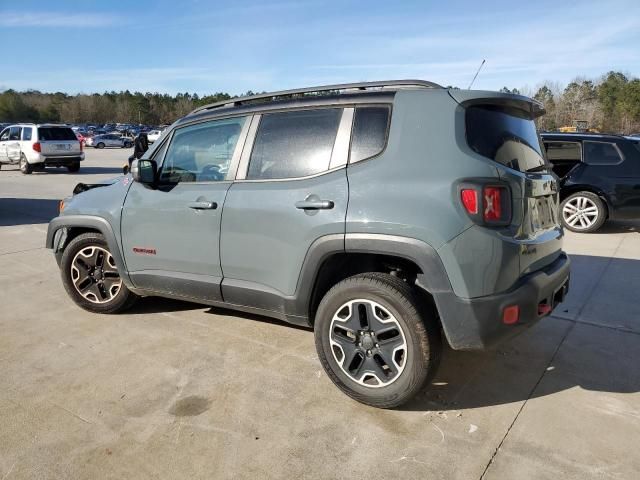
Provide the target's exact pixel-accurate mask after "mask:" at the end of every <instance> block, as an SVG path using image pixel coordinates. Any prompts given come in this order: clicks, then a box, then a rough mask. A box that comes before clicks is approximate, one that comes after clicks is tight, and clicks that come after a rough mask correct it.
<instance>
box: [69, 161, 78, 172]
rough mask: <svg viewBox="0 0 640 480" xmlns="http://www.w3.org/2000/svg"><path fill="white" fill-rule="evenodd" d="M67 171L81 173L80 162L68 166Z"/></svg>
mask: <svg viewBox="0 0 640 480" xmlns="http://www.w3.org/2000/svg"><path fill="white" fill-rule="evenodd" d="M67 170H69V172H71V173H76V172H79V171H80V162H74V163H72V164H71V165H67Z"/></svg>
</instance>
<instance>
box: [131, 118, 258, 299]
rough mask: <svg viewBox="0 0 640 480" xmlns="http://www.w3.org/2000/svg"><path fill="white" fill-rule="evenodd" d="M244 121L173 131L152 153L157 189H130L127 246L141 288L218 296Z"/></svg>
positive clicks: (195, 296) (133, 277)
mask: <svg viewBox="0 0 640 480" xmlns="http://www.w3.org/2000/svg"><path fill="white" fill-rule="evenodd" d="M247 124H248V121H247V117H235V118H231V119H224V120H215V121H208V122H202V123H197V124H193V125H189V126H185V127H182V128H178V129H176V130H175V131H174V132H173V134H172V136H171V138H170V139H168V141H167V143H166V144H165V145H164V146H162V147H161V148H160V150H157V154H156V155H155V156H154V160H156V161H157V162H159V163H160V162H161V166H160V167H159V173H158V177H159V185H158V187H157V188H150V187H148V186H145V185H143V184H140V183H134V185H132V187H131V189H130V190H129V193H128V194H127V198H126V200H125V204H124V210H123V214H122V244H123V250H124V252H125V253H124V256H125V261H126V264H127V269H128V270H129V272H130V276H131V280H132V281H133V283H134V284H135V286H136V287H138V288H142V289H146V290H151V291H156V292H161V293H165V294H171V295H175V296H181V297H186V298H193V299H197V300H204V301H207V300H213V301H217V300H220V299H221V294H220V282H221V280H222V269H221V267H220V251H219V236H220V219H221V216H222V209H223V205H224V202H225V196H226V194H227V190H228V189H229V186H230V185H231V179H232V177H233V176H235V170H236V167H237V163H238V159H239V156H240V151H241V149H242V145H243V143H244V141H239V139H240V138H241V137H243V136H246V128H243V127H244V126H245V125H247ZM162 157H163V158H162Z"/></svg>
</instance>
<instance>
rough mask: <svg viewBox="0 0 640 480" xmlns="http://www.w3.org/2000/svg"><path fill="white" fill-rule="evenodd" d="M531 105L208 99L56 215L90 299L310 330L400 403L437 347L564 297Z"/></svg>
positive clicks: (349, 98) (354, 384) (436, 95)
mask: <svg viewBox="0 0 640 480" xmlns="http://www.w3.org/2000/svg"><path fill="white" fill-rule="evenodd" d="M543 112H544V111H543V109H542V107H541V105H540V104H538V103H537V102H535V101H533V100H531V99H529V98H526V97H522V96H517V95H511V94H502V93H496V92H483V91H467V90H453V89H445V88H442V87H440V86H438V85H436V84H433V83H431V82H425V81H417V80H404V81H390V82H372V83H360V84H347V85H331V86H327V87H319V88H309V89H300V90H290V91H286V92H277V93H269V94H264V95H257V96H252V97H246V98H236V99H232V100H229V101H227V102H226V103H217V104H213V105H207V106H204V107H201V108H198V109H197V110H195V111H194V112H192V113H190V114H189V115H187V116H186V117H184V118H182V119H180V120H178V121H177V122H176V123H175V124H174V125H172V126H171V127H170V129H169V131H167V132H166V133H165V135H163V137H162V138H161V139H160V141H159V142H156V143H155V144H154V146H153V147H152V149H151V150H149V151H148V152H147V153H146V154H145V156H144V157H143V158H142V159H140V160H138V161H135V162H134V163H133V164H132V167H131V172H130V174H129V175H127V176H124V177H120V178H119V179H116V180H115V181H113V182H111V183H110V184H101V185H89V186H82V188H76V192H78V191H82V190H84V191H82V193H77V194H75V195H74V196H73V197H71V198H69V199H66V200H65V203H64V209H63V210H62V211H61V214H60V216H59V217H57V218H55V219H53V220H52V221H51V223H50V225H49V230H48V235H47V247H48V248H51V249H53V251H54V252H55V255H56V259H57V261H58V263H59V265H60V268H61V273H62V280H63V282H64V285H65V287H66V290H67V292H68V294H69V295H70V296H71V298H72V299H73V300H74V301H75V302H76V303H77V304H78V305H80V306H81V307H83V308H85V309H87V310H89V311H91V312H100V313H115V312H120V311H123V310H124V309H125V308H127V307H129V306H130V305H131V304H132V303H133V302H134V300H135V299H136V298H138V297H140V296H153V295H156V296H164V297H171V298H181V299H187V300H192V301H196V302H201V303H203V304H207V305H215V306H221V307H227V308H231V309H237V310H242V311H246V312H254V313H259V314H263V315H268V316H271V317H275V318H279V319H281V320H285V321H288V322H291V323H295V324H300V325H307V326H313V328H314V330H315V339H316V347H317V351H318V355H319V357H320V361H321V362H322V365H323V367H324V369H325V370H326V372H327V374H328V375H329V377H330V378H331V379H332V380H333V382H334V383H335V384H336V385H337V386H338V387H339V388H340V389H341V390H343V391H344V392H345V393H346V394H347V395H349V396H351V397H353V398H355V399H356V400H358V401H361V402H363V403H367V404H369V405H374V406H377V407H383V408H387V407H394V406H397V405H400V404H402V403H403V402H406V401H407V400H409V399H410V398H411V397H412V396H413V395H415V394H416V393H417V392H418V391H420V389H422V388H423V387H424V386H425V385H426V383H427V382H428V381H429V379H430V378H431V376H432V374H433V373H434V371H435V369H436V367H437V364H438V358H439V354H440V350H441V342H442V339H443V338H444V339H446V341H447V342H448V343H449V345H450V346H451V347H452V348H453V349H461V350H462V349H482V348H485V347H487V346H490V345H492V344H495V343H496V342H497V341H499V340H503V339H505V338H507V337H510V336H512V335H514V334H516V333H518V332H521V331H522V330H523V329H525V328H527V327H528V326H530V325H532V324H534V323H535V322H536V321H538V320H539V319H540V318H542V317H544V316H546V315H548V314H549V313H550V312H551V311H552V310H553V308H554V307H555V305H556V304H557V303H559V302H561V301H562V300H563V298H564V295H565V294H566V292H567V287H568V279H569V259H568V258H567V255H566V254H565V253H564V252H563V251H562V248H561V247H562V237H563V231H562V228H561V227H560V222H559V216H558V191H557V179H556V177H555V176H554V175H553V174H552V173H551V168H550V166H549V164H548V163H547V162H546V161H545V157H544V154H543V150H542V148H541V144H540V140H539V137H538V134H537V132H536V128H535V125H534V122H533V119H534V118H535V117H536V116H538V115H541V114H542V113H543Z"/></svg>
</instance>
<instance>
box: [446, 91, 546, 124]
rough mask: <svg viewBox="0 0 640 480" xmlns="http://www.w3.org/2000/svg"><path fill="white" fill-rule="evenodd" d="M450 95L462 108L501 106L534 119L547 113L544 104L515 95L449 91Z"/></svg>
mask: <svg viewBox="0 0 640 480" xmlns="http://www.w3.org/2000/svg"><path fill="white" fill-rule="evenodd" d="M449 95H450V96H451V98H453V99H454V100H455V101H456V103H458V104H459V105H460V106H462V107H468V106H470V105H501V106H505V107H510V108H516V109H518V110H522V111H524V112H526V113H527V114H528V115H530V116H531V118H532V119H534V118H538V117H540V116H542V115H544V114H545V113H546V111H545V109H544V106H543V105H542V103H540V102H538V101H537V100H534V99H533V98H529V97H525V96H523V95H515V94H513V93H502V92H491V91H482V90H453V89H449Z"/></svg>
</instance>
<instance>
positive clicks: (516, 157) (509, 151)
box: [466, 105, 547, 172]
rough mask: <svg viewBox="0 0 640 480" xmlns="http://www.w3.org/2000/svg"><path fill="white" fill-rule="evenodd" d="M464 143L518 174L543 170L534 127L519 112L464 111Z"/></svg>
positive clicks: (485, 108)
mask: <svg viewBox="0 0 640 480" xmlns="http://www.w3.org/2000/svg"><path fill="white" fill-rule="evenodd" d="M466 126H467V143H468V144H469V147H471V149H472V150H473V151H475V152H477V153H479V154H480V155H482V156H483V157H487V158H490V159H491V160H494V161H496V162H498V163H501V164H503V165H506V166H507V167H509V168H512V169H514V170H518V171H521V172H527V171H540V170H545V169H546V168H547V164H546V162H545V160H544V155H543V153H542V148H541V146H540V138H539V137H538V132H537V131H536V125H535V123H534V122H533V120H531V118H529V117H528V116H527V114H526V113H525V112H523V111H521V110H518V109H515V108H505V107H502V106H497V105H474V106H470V107H468V108H467V110H466Z"/></svg>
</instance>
